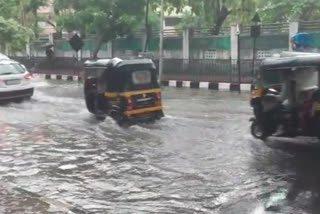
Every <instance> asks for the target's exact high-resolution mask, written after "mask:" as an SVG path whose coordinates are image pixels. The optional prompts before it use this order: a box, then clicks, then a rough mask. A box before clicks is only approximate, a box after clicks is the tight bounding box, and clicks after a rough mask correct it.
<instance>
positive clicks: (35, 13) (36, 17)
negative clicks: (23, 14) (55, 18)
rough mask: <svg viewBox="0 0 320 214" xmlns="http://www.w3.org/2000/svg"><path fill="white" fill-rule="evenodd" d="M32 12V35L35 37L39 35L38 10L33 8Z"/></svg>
mask: <svg viewBox="0 0 320 214" xmlns="http://www.w3.org/2000/svg"><path fill="white" fill-rule="evenodd" d="M32 13H33V16H34V23H33V31H34V37H35V38H36V39H37V38H38V37H39V35H38V11H37V10H33V11H32Z"/></svg>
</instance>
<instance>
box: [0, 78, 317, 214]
mask: <svg viewBox="0 0 320 214" xmlns="http://www.w3.org/2000/svg"><path fill="white" fill-rule="evenodd" d="M35 85H36V92H35V95H34V97H33V98H32V100H31V101H27V102H23V103H7V104H2V105H1V106H0V163H1V164H0V198H1V200H0V213H213V214H215V213H219V214H220V213H221V214H225V213H226V214H229V213H230V214H233V213H234V214H242V213H245V214H246V213H248V214H264V213H266V214H268V213H286V214H295V213H297V214H302V213H308V214H309V213H310V214H311V213H320V203H319V202H320V170H319V164H320V143H318V142H317V141H316V140H314V139H312V140H310V139H305V138H298V139H294V140H293V141H292V140H288V139H269V140H268V141H267V142H266V143H263V142H261V141H259V140H255V139H253V138H252V137H251V135H250V132H249V131H250V130H249V126H250V122H249V119H250V117H251V116H252V113H251V108H250V106H249V94H248V93H243V94H241V95H238V94H237V93H231V92H218V91H208V90H197V89H196V90H192V89H175V88H164V89H163V102H164V107H165V113H166V117H165V118H163V119H162V120H161V121H158V122H156V123H154V124H140V125H135V126H131V127H128V128H121V127H119V126H118V125H117V124H116V123H115V122H114V121H113V120H112V119H110V118H107V119H106V120H105V121H104V122H99V121H96V120H95V118H94V117H93V116H92V115H90V114H89V113H88V112H87V110H86V108H85V104H84V100H83V95H82V94H83V93H82V86H81V84H78V83H70V82H63V81H49V82H46V81H42V80H36V81H35Z"/></svg>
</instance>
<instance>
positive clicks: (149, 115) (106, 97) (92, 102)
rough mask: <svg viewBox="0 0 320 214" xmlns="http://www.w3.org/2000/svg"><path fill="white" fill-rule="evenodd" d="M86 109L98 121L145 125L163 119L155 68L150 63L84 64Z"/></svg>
mask: <svg viewBox="0 0 320 214" xmlns="http://www.w3.org/2000/svg"><path fill="white" fill-rule="evenodd" d="M84 94H85V101H86V105H87V109H88V110H89V112H91V113H92V114H94V115H96V117H97V118H98V119H104V118H105V117H106V116H110V117H112V118H114V119H115V120H116V121H117V122H119V123H123V122H146V121H154V120H157V119H160V118H161V117H163V116H164V114H163V109H162V100H161V90H160V87H159V84H158V81H157V72H156V67H155V65H154V63H153V62H152V60H150V59H128V60H122V59H119V58H114V59H100V60H95V61H87V62H86V63H85V75H84Z"/></svg>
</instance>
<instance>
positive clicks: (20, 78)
mask: <svg viewBox="0 0 320 214" xmlns="http://www.w3.org/2000/svg"><path fill="white" fill-rule="evenodd" d="M31 79H32V75H31V74H30V73H29V72H28V71H27V69H26V68H25V67H24V66H23V65H22V64H20V63H18V62H16V61H13V60H10V59H0V101H4V100H19V101H20V100H23V99H30V98H31V97H32V96H33V91H34V88H33V86H32V84H31Z"/></svg>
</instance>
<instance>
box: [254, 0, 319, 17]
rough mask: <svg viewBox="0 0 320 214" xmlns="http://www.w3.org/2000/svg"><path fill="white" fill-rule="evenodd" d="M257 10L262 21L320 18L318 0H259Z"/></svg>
mask: <svg viewBox="0 0 320 214" xmlns="http://www.w3.org/2000/svg"><path fill="white" fill-rule="evenodd" d="M258 12H259V14H260V15H261V18H262V20H263V21H264V22H287V21H300V20H303V21H310V20H314V19H320V1H318V0H281V1H277V0H270V1H263V0H259V1H258Z"/></svg>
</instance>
